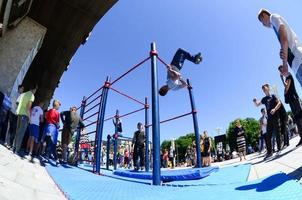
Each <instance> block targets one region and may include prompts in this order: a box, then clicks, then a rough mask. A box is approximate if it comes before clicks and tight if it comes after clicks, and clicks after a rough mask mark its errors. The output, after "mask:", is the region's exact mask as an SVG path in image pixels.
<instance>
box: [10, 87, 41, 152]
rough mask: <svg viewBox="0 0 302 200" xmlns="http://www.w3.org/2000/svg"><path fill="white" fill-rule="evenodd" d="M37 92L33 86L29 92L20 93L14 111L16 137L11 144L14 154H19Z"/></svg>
mask: <svg viewBox="0 0 302 200" xmlns="http://www.w3.org/2000/svg"><path fill="white" fill-rule="evenodd" d="M36 91H37V87H36V86H35V87H34V88H32V89H31V90H29V91H27V92H25V93H22V94H21V95H20V98H18V99H19V103H18V107H17V110H16V114H17V117H18V119H17V130H16V136H15V139H14V144H13V151H14V153H17V154H19V153H20V148H21V144H22V141H23V137H24V134H25V131H26V129H27V126H28V123H29V121H30V113H31V106H32V103H33V102H34V100H35V95H34V94H35V93H36Z"/></svg>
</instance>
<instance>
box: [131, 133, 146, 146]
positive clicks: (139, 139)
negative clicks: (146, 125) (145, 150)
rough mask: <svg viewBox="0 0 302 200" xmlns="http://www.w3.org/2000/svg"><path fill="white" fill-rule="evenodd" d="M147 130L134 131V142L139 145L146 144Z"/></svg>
mask: <svg viewBox="0 0 302 200" xmlns="http://www.w3.org/2000/svg"><path fill="white" fill-rule="evenodd" d="M145 140H146V138H145V132H144V131H141V132H140V131H136V132H135V133H134V137H133V140H132V143H133V144H135V145H138V146H144V144H145Z"/></svg>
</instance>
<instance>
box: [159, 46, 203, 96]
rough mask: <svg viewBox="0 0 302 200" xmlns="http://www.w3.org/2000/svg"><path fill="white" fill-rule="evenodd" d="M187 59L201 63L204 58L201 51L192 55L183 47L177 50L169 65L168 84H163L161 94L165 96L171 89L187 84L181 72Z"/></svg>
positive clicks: (177, 88)
mask: <svg viewBox="0 0 302 200" xmlns="http://www.w3.org/2000/svg"><path fill="white" fill-rule="evenodd" d="M185 60H189V61H191V62H193V63H195V64H199V63H200V62H201V60H202V57H201V53H198V54H196V55H195V56H192V55H191V54H189V53H188V52H186V51H185V50H183V49H178V50H177V51H176V53H175V55H174V57H173V60H172V62H171V64H170V65H169V66H168V70H167V82H166V85H164V86H162V87H161V88H160V90H159V94H160V95H161V96H165V95H166V94H167V93H168V91H169V90H179V89H181V88H184V87H186V86H187V83H186V81H185V80H184V79H183V78H182V77H181V73H180V70H181V68H182V66H183V64H184V62H185Z"/></svg>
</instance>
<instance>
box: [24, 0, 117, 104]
mask: <svg viewBox="0 0 302 200" xmlns="http://www.w3.org/2000/svg"><path fill="white" fill-rule="evenodd" d="M116 2H117V0H88V1H86V0H34V2H33V5H32V8H31V10H30V13H29V17H31V18H32V19H34V20H35V21H37V22H38V23H40V24H41V25H43V26H45V27H46V28H47V33H46V36H45V38H44V42H43V45H42V46H41V49H40V51H39V52H38V54H37V55H36V57H35V59H34V61H33V63H32V64H31V66H30V69H29V71H28V72H27V74H26V76H25V79H24V81H23V84H24V86H25V88H28V87H31V86H32V85H34V84H37V85H38V91H37V93H36V102H39V101H43V102H45V103H46V105H45V106H48V103H49V101H50V100H51V98H52V96H53V93H54V90H55V89H56V87H57V85H58V82H59V80H60V78H61V76H62V75H63V73H64V71H65V70H66V67H67V66H68V65H69V62H70V59H71V58H72V56H73V55H74V54H75V52H76V51H77V49H78V48H79V46H80V45H81V44H82V43H83V42H85V40H86V38H87V36H88V35H89V33H90V32H91V31H92V29H93V27H94V26H95V25H96V23H97V22H98V21H99V20H100V19H101V18H102V17H103V16H104V15H105V14H106V12H107V11H108V10H109V9H110V8H111V7H112V6H113V5H114V4H115V3H116ZM83 67H84V66H83ZM78 80H80V77H75V82H76V81H78Z"/></svg>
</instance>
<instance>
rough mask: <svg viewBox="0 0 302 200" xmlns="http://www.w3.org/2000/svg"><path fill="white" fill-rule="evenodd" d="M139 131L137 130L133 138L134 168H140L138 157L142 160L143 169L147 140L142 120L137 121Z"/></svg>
mask: <svg viewBox="0 0 302 200" xmlns="http://www.w3.org/2000/svg"><path fill="white" fill-rule="evenodd" d="M137 129H138V130H137V131H135V133H134V136H133V139H132V147H133V146H134V150H133V162H134V170H138V168H139V167H138V163H137V161H138V158H139V160H140V167H141V170H143V167H144V165H145V164H144V162H145V158H144V147H145V142H146V136H145V132H144V131H143V124H142V123H141V122H139V123H137Z"/></svg>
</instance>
